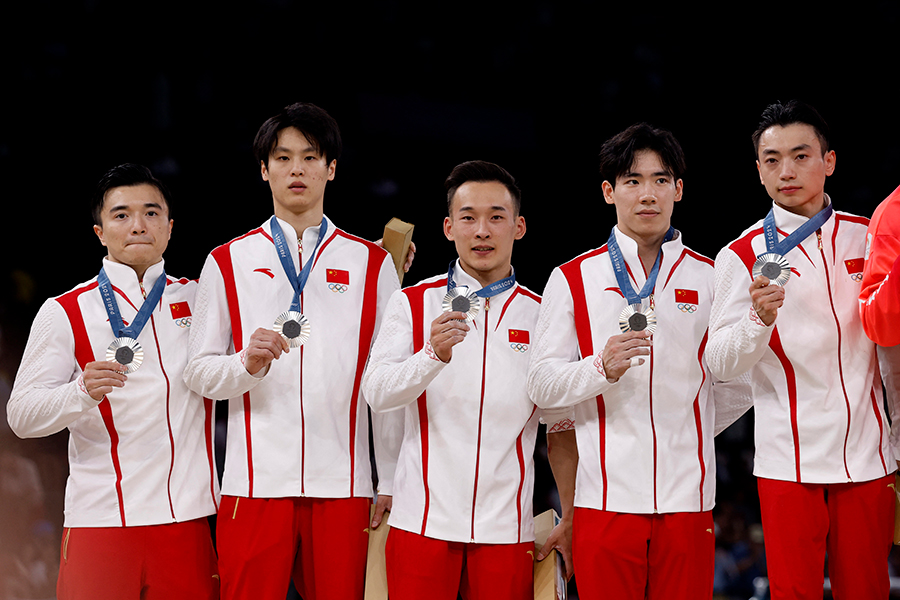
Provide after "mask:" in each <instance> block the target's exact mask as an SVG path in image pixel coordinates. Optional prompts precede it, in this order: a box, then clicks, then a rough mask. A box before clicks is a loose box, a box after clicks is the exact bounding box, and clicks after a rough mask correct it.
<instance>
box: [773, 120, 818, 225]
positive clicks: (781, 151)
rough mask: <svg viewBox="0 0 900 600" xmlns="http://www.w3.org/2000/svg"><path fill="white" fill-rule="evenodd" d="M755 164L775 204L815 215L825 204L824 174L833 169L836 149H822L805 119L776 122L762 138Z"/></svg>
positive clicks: (814, 132)
mask: <svg viewBox="0 0 900 600" xmlns="http://www.w3.org/2000/svg"><path fill="white" fill-rule="evenodd" d="M757 152H758V154H757V161H756V168H757V169H759V180H760V182H762V184H763V185H764V186H765V187H766V191H767V192H768V193H769V196H770V197H771V198H772V200H774V201H775V204H777V205H778V206H780V207H782V208H784V209H785V210H788V211H790V212H792V213H796V214H798V215H803V216H806V217H812V216H813V215H815V214H816V213H817V212H819V211H820V210H822V209H823V208H824V207H825V178H826V177H828V176H829V175H831V174H832V173H834V165H835V155H834V150H829V151H828V152H825V153H824V154H823V153H822V146H821V142H820V141H819V138H818V136H816V130H815V129H813V127H812V126H811V125H807V124H806V123H792V124H790V125H787V126H786V127H782V126H780V125H775V126H773V127H769V128H768V129H766V130H765V131H764V132H763V134H762V135H761V136H760V138H759V149H758V151H757Z"/></svg>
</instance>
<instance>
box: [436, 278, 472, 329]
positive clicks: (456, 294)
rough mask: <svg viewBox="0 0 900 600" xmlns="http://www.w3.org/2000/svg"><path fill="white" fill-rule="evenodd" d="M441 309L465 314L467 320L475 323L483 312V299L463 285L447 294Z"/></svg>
mask: <svg viewBox="0 0 900 600" xmlns="http://www.w3.org/2000/svg"><path fill="white" fill-rule="evenodd" d="M441 308H442V309H443V310H444V312H454V311H459V312H461V313H465V314H466V320H467V321H473V320H475V316H476V315H477V314H478V311H480V310H481V298H479V297H478V296H477V295H476V294H475V292H470V291H469V288H468V287H466V286H464V285H461V286H458V287H455V288H453V289H452V290H450V291H449V292H447V295H446V296H444V301H443V303H442V304H441Z"/></svg>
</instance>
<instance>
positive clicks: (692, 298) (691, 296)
mask: <svg viewBox="0 0 900 600" xmlns="http://www.w3.org/2000/svg"><path fill="white" fill-rule="evenodd" d="M675 302H683V303H684V304H698V303H699V302H700V300H699V299H698V298H697V290H679V289H676V290H675Z"/></svg>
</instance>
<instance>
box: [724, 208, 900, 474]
mask: <svg viewBox="0 0 900 600" xmlns="http://www.w3.org/2000/svg"><path fill="white" fill-rule="evenodd" d="M774 211H775V224H776V226H777V228H778V229H779V231H780V232H781V238H783V237H784V236H786V235H787V234H790V233H791V232H793V231H794V230H795V229H797V228H798V227H799V226H800V225H802V224H803V223H804V222H805V221H806V220H807V219H806V218H805V217H802V216H799V215H795V214H793V213H790V212H788V211H786V210H784V209H782V208H780V207H778V206H775V207H774ZM866 224H867V220H866V219H864V218H861V217H856V216H853V215H848V214H847V213H842V212H835V213H834V215H832V217H831V218H830V219H829V220H828V221H827V222H826V223H825V224H824V225H823V226H822V228H821V230H820V231H821V234H818V233H816V234H813V235H811V236H809V237H808V238H807V239H806V240H804V241H803V242H802V244H801V245H800V246H798V247H797V248H794V249H793V250H791V251H790V252H788V253H787V255H786V257H785V258H786V259H787V260H788V262H789V263H790V265H791V271H792V275H791V278H790V279H789V280H788V282H787V283H786V284H785V300H784V306H782V307H781V308H780V309H779V310H778V316H777V318H776V320H775V322H774V323H773V325H772V326H771V327H766V326H765V325H764V324H763V323H762V321H760V320H759V318H758V316H757V315H756V313H755V311H753V308H752V305H751V300H750V292H749V287H750V283H751V280H752V279H751V268H752V266H753V262H754V261H755V257H756V256H757V255H759V254H762V253H764V252H765V251H766V246H765V240H764V234H763V229H762V220H760V221H758V222H757V223H756V224H754V225H753V226H752V227H750V228H749V229H747V230H746V231H744V233H743V234H742V235H741V237H739V238H738V239H737V240H735V241H734V242H732V243H731V244H729V245H728V246H727V247H726V248H724V249H722V251H721V252H719V255H718V256H717V258H716V293H715V302H714V306H713V311H712V315H711V319H710V341H709V346H708V347H707V360H708V361H709V366H710V370H711V371H712V372H713V374H715V375H716V376H717V377H719V378H722V379H730V378H732V377H737V376H739V375H741V374H747V375H748V376H749V377H750V380H751V382H752V395H753V403H754V410H755V420H756V458H755V461H754V473H755V474H756V475H757V476H759V477H766V478H770V479H779V480H783V481H802V482H805V483H841V482H847V481H868V480H871V479H875V478H878V477H883V476H884V475H886V474H888V473H890V472H892V471H894V470H895V468H896V465H895V464H894V458H895V457H896V456H897V454H896V450H892V448H891V443H890V441H889V438H890V437H892V436H890V435H889V425H888V421H887V418H886V417H885V414H884V411H883V408H882V401H881V398H882V391H881V383H880V379H879V377H878V365H877V357H876V353H875V345H874V344H873V343H872V342H871V341H869V340H868V339H867V338H866V335H865V333H864V331H863V329H862V323H861V321H860V318H859V307H858V301H857V298H858V296H859V288H860V283H859V281H855V280H854V274H853V273H851V271H853V270H854V269H851V268H850V266H849V265H848V264H847V262H846V261H854V260H857V259H860V260H861V259H862V258H863V257H864V253H865V236H866ZM895 411H896V409H895V408H892V413H894V412H895ZM898 416H900V415H898ZM897 425H898V421H897V419H894V430H895V431H896V430H897ZM893 437H894V438H896V434H894V436H893Z"/></svg>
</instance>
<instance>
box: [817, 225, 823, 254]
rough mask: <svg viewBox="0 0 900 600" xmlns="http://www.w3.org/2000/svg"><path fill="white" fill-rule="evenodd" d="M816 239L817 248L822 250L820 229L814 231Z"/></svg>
mask: <svg viewBox="0 0 900 600" xmlns="http://www.w3.org/2000/svg"><path fill="white" fill-rule="evenodd" d="M816 239H817V240H818V241H819V250H822V230H821V229H819V230H817V231H816Z"/></svg>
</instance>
